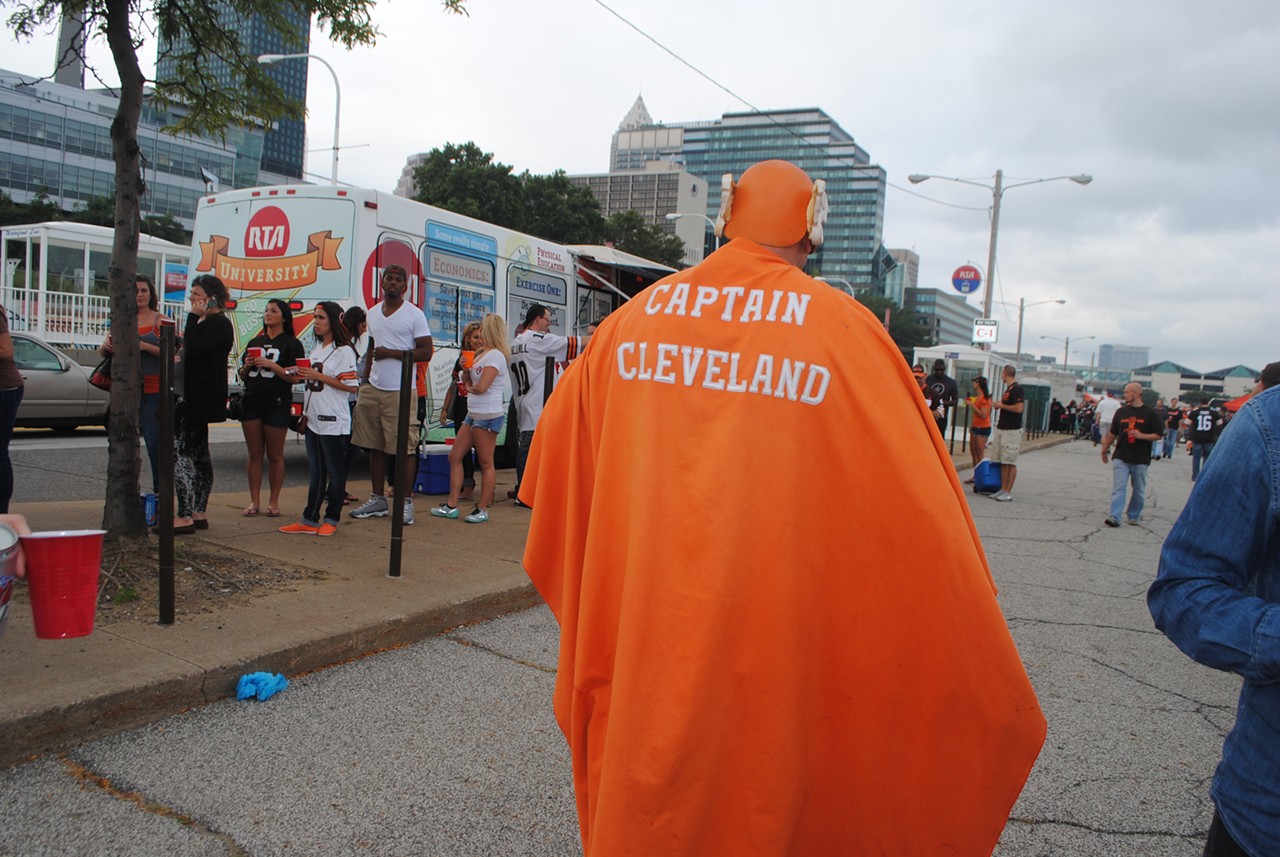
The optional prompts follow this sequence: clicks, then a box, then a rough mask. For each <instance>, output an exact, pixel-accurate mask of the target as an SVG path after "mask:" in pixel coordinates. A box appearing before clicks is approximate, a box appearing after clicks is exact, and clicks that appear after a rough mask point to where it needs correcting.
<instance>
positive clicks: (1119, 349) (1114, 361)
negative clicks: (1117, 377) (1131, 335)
mask: <svg viewBox="0 0 1280 857" xmlns="http://www.w3.org/2000/svg"><path fill="white" fill-rule="evenodd" d="M1150 362H1151V349H1150V348H1149V347H1147V346H1140V345H1099V346H1098V368H1099V369H1115V370H1125V369H1137V368H1138V367H1139V366H1146V365H1147V364H1148V363H1150Z"/></svg>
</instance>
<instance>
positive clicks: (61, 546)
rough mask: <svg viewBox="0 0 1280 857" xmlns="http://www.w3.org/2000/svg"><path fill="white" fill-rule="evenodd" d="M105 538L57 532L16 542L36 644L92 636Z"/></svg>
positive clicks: (92, 532)
mask: <svg viewBox="0 0 1280 857" xmlns="http://www.w3.org/2000/svg"><path fill="white" fill-rule="evenodd" d="M105 534H106V530H60V531H53V532H45V533H32V534H31V535H29V536H21V537H20V538H21V540H22V551H23V553H24V554H25V555H26V559H27V590H28V593H29V594H30V596H31V616H32V618H33V619H34V620H35V625H36V636H37V637H39V638H40V639H42V640H63V639H66V638H68V637H85V636H88V635H89V634H92V633H93V614H94V610H95V609H96V608H97V606H98V572H99V571H100V570H101V568H102V537H103V535H105Z"/></svg>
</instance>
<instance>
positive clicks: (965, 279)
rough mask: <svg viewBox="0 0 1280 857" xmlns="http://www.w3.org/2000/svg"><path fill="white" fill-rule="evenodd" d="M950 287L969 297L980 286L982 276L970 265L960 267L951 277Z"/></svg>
mask: <svg viewBox="0 0 1280 857" xmlns="http://www.w3.org/2000/svg"><path fill="white" fill-rule="evenodd" d="M951 285H953V286H955V287H956V291H957V292H959V293H960V294H962V295H971V294H973V293H974V292H976V291H977V290H978V286H980V285H982V274H981V272H979V271H978V269H977V268H975V267H973V266H972V265H961V266H960V267H959V268H956V270H955V273H953V274H952V275H951Z"/></svg>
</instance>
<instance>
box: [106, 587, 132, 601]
mask: <svg viewBox="0 0 1280 857" xmlns="http://www.w3.org/2000/svg"><path fill="white" fill-rule="evenodd" d="M137 600H138V590H136V589H134V588H133V587H132V586H122V587H120V588H119V589H117V590H116V591H115V594H114V595H112V596H111V603H112V604H128V603H129V602H130V601H137Z"/></svg>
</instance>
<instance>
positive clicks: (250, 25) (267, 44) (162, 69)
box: [156, 0, 311, 179]
mask: <svg viewBox="0 0 1280 857" xmlns="http://www.w3.org/2000/svg"><path fill="white" fill-rule="evenodd" d="M214 2H218V0H214ZM218 6H219V9H218V18H219V22H220V24H221V26H222V27H223V29H226V30H233V31H235V32H236V34H237V35H239V37H240V43H241V45H242V47H243V50H244V52H245V53H246V54H249V55H251V56H261V55H263V54H305V53H306V52H307V51H308V49H309V48H310V45H311V20H310V18H309V17H308V16H307V15H306V14H304V13H303V12H301V11H299V10H298V9H296V8H294V7H293V6H291V5H289V4H281V7H280V13H281V14H282V15H283V16H284V17H285V18H286V19H287V20H288V21H289V23H290V24H291V25H292V27H293V29H292V31H291V32H290V33H288V34H285V33H280V32H278V31H276V30H273V29H272V28H271V27H269V26H268V25H267V22H266V21H264V20H263V19H262V16H260V15H251V16H249V17H247V18H246V17H242V16H241V15H239V14H238V13H236V12H235V11H234V10H233V9H232V8H231V7H230V6H229V5H227V4H226V3H220V2H219V3H218ZM186 45H187V40H186V36H185V35H183V36H182V37H180V38H179V39H178V41H176V42H175V43H174V44H173V46H172V48H169V47H167V46H165V45H161V46H160V50H159V52H158V54H157V56H156V79H157V80H161V81H163V80H166V79H168V78H170V77H172V76H173V74H174V66H175V61H174V59H173V52H174V51H180V50H183V49H185V48H186ZM209 62H210V64H211V71H212V73H213V75H214V77H215V79H216V80H217V81H218V83H219V84H220V85H222V86H233V85H235V84H236V76H235V74H234V72H233V71H232V69H231V67H230V66H229V65H227V63H226V62H225V61H223V60H221V59H217V58H211V59H210V60H209ZM308 65H309V61H308V60H307V59H306V58H301V59H291V60H285V61H283V62H278V63H274V64H272V65H270V66H268V67H267V68H266V71H267V74H268V75H270V76H271V79H272V80H274V81H275V82H276V83H277V84H279V85H280V88H281V89H283V90H284V92H285V95H287V96H288V97H289V98H292V99H294V100H295V101H297V102H298V103H300V104H306V102H307V67H308ZM306 149H307V129H306V123H305V122H304V121H303V120H302V119H301V118H298V119H293V118H290V117H283V118H281V119H278V120H276V122H275V123H274V124H273V125H272V126H271V127H270V128H269V129H267V132H266V135H265V137H264V139H263V144H262V164H261V167H260V169H261V170H262V171H263V172H266V173H275V174H277V175H279V176H283V177H286V178H290V179H302V178H303V163H304V161H305V155H306Z"/></svg>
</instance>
